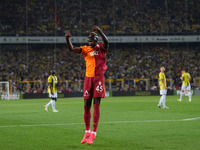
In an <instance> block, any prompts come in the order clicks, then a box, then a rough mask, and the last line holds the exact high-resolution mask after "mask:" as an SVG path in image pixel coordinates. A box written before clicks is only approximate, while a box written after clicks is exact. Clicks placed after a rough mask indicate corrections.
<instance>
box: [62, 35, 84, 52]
mask: <svg viewBox="0 0 200 150" xmlns="http://www.w3.org/2000/svg"><path fill="white" fill-rule="evenodd" d="M70 37H71V33H70V32H67V33H66V34H65V40H66V44H67V46H68V48H69V50H70V51H73V52H75V53H81V48H80V47H75V46H73V44H72V43H71V41H70V40H69V38H70Z"/></svg>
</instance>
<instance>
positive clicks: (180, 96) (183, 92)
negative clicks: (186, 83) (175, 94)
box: [180, 91, 184, 100]
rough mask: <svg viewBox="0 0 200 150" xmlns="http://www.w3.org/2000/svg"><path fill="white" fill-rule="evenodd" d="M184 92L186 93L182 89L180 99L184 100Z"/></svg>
mask: <svg viewBox="0 0 200 150" xmlns="http://www.w3.org/2000/svg"><path fill="white" fill-rule="evenodd" d="M183 93H184V92H182V91H181V93H180V99H181V100H182V98H183Z"/></svg>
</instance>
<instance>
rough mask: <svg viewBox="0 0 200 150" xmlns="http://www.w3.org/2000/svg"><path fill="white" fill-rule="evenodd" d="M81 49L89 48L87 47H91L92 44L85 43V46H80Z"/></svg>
mask: <svg viewBox="0 0 200 150" xmlns="http://www.w3.org/2000/svg"><path fill="white" fill-rule="evenodd" d="M80 48H81V49H87V48H90V46H88V45H83V46H80Z"/></svg>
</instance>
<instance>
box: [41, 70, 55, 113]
mask: <svg viewBox="0 0 200 150" xmlns="http://www.w3.org/2000/svg"><path fill="white" fill-rule="evenodd" d="M57 85H58V78H57V77H56V75H55V71H54V70H52V71H50V76H49V77H48V92H49V97H50V98H51V100H50V102H49V103H48V104H46V105H45V106H44V109H45V110H46V111H47V112H48V107H49V106H50V105H51V106H52V110H53V112H58V110H56V108H55V102H56V100H57Z"/></svg>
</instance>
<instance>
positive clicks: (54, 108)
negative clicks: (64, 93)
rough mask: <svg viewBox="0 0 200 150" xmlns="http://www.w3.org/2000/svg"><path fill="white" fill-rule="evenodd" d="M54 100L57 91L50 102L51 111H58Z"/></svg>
mask: <svg viewBox="0 0 200 150" xmlns="http://www.w3.org/2000/svg"><path fill="white" fill-rule="evenodd" d="M56 100H57V93H54V94H53V99H52V103H51V105H52V110H53V112H58V110H56Z"/></svg>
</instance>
